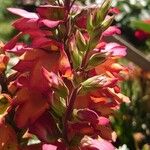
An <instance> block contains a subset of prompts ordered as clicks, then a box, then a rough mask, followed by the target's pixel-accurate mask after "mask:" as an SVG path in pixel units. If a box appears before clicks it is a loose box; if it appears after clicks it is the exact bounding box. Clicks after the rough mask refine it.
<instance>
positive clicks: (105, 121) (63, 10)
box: [0, 0, 129, 150]
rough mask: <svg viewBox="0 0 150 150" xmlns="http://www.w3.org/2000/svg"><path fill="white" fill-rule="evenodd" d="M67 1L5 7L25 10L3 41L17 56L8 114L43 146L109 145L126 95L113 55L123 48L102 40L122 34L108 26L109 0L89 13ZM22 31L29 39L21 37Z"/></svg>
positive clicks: (100, 148)
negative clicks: (112, 116) (114, 118)
mask: <svg viewBox="0 0 150 150" xmlns="http://www.w3.org/2000/svg"><path fill="white" fill-rule="evenodd" d="M68 2H69V1H68ZM68 6H71V5H70V4H69V5H68V4H67V6H52V5H45V6H39V7H38V8H37V9H36V13H32V12H27V11H25V10H21V9H18V8H9V9H8V10H9V11H10V12H12V13H14V14H16V15H19V16H21V17H22V18H21V19H18V20H17V21H15V22H14V23H13V26H14V27H15V28H16V29H17V30H19V31H20V33H19V34H18V35H17V36H15V37H14V38H13V39H12V40H10V41H9V42H8V43H6V45H5V46H4V49H5V51H7V52H10V53H14V54H15V55H17V56H18V59H19V61H18V62H17V64H16V65H14V66H13V67H12V69H13V70H14V71H15V74H13V75H11V76H10V77H9V82H10V84H9V88H8V90H9V91H10V92H11V94H12V96H13V101H12V103H11V104H10V108H11V110H13V111H14V113H13V114H14V116H11V118H14V120H15V125H16V126H17V127H18V128H20V130H22V129H24V130H27V131H29V132H30V133H32V134H34V135H36V136H37V138H38V139H39V140H40V141H41V142H42V143H41V144H40V145H39V146H40V148H41V149H43V150H48V149H54V150H55V149H60V150H67V149H73V150H75V149H77V148H79V147H80V148H81V149H83V150H84V149H86V150H88V149H89V150H107V149H109V150H114V147H113V146H112V145H111V144H110V143H109V142H111V141H112V140H114V138H113V130H112V129H111V127H110V121H109V115H110V114H113V110H115V109H118V108H119V106H120V104H121V102H129V99H128V98H127V97H125V96H124V95H122V94H121V93H120V88H119V86H118V82H119V81H121V80H123V75H124V74H126V73H128V69H127V68H126V67H124V66H122V65H119V64H118V63H117V62H116V60H117V59H118V58H121V57H123V56H125V55H126V48H125V47H124V46H121V45H119V44H117V43H107V42H106V41H103V36H111V35H114V34H120V30H119V29H118V28H117V27H115V26H111V27H109V26H110V24H111V23H112V21H113V16H108V12H109V8H110V0H106V1H105V2H104V3H103V4H102V6H101V7H100V8H98V7H97V8H94V7H92V8H90V11H89V12H88V11H87V8H86V9H84V10H77V11H75V9H71V8H68ZM69 9H70V10H69ZM69 11H70V12H69ZM87 16H88V17H89V18H87ZM80 21H81V22H80ZM77 27H78V29H77ZM25 34H28V35H29V37H30V44H29V43H28V42H27V43H25V42H19V41H20V40H21V37H22V36H24V35H25ZM2 62H3V59H2ZM0 65H1V62H0ZM11 110H10V112H11ZM8 115H9V113H8ZM24 130H23V131H24ZM51 144H53V145H51ZM33 147H34V145H33ZM33 147H32V146H30V147H26V149H27V148H31V149H33Z"/></svg>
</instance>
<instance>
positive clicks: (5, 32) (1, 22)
mask: <svg viewBox="0 0 150 150" xmlns="http://www.w3.org/2000/svg"><path fill="white" fill-rule="evenodd" d="M15 5H16V2H15V0H0V40H1V41H3V42H6V41H8V40H9V39H10V38H11V37H12V36H13V32H14V30H13V27H12V26H11V23H12V21H14V19H15V16H14V15H10V13H9V12H8V11H7V8H8V7H13V6H15Z"/></svg>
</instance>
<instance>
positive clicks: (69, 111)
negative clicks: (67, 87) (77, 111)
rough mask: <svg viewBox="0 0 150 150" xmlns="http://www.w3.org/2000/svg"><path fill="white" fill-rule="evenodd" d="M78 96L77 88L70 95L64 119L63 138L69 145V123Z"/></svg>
mask: <svg viewBox="0 0 150 150" xmlns="http://www.w3.org/2000/svg"><path fill="white" fill-rule="evenodd" d="M77 94H78V88H75V89H74V90H73V91H72V93H71V95H70V98H69V100H70V101H69V105H68V108H67V110H66V113H65V117H64V126H63V138H64V140H65V141H66V143H69V140H68V136H67V133H68V121H69V120H70V118H71V115H72V111H73V106H74V103H75V100H76V97H77Z"/></svg>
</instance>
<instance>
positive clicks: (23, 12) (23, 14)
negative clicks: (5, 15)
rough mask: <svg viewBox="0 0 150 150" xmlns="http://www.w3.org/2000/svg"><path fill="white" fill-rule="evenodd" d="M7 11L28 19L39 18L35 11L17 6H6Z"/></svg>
mask: <svg viewBox="0 0 150 150" xmlns="http://www.w3.org/2000/svg"><path fill="white" fill-rule="evenodd" d="M8 11H10V12H11V13H13V14H16V15H18V16H21V17H24V18H28V19H33V18H34V19H38V18H39V16H38V15H37V14H36V13H32V12H28V11H26V10H23V9H19V8H8Z"/></svg>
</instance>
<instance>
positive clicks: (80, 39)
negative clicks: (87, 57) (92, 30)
mask: <svg viewBox="0 0 150 150" xmlns="http://www.w3.org/2000/svg"><path fill="white" fill-rule="evenodd" d="M76 45H77V48H78V50H79V51H83V52H85V51H86V49H87V43H86V40H85V38H84V36H83V35H82V33H81V32H80V31H79V30H77V31H76Z"/></svg>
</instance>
